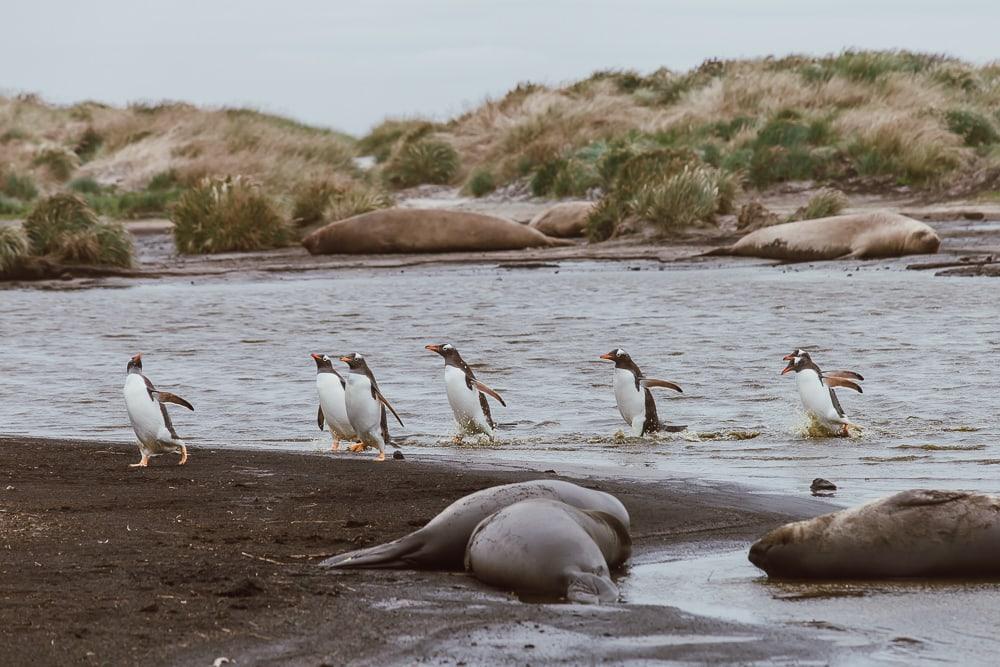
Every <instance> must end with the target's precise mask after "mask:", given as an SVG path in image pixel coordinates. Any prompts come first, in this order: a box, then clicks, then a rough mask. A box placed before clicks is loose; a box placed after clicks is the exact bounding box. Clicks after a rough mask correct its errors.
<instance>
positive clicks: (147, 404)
mask: <svg viewBox="0 0 1000 667" xmlns="http://www.w3.org/2000/svg"><path fill="white" fill-rule="evenodd" d="M125 371H126V375H125V408H126V409H127V410H128V418H129V421H131V422H132V430H134V431H135V437H136V438H137V439H138V440H139V453H140V454H142V459H141V460H140V461H139V462H138V463H132V464H130V465H131V467H133V468H139V467H142V468H145V467H146V466H148V465H149V457H151V456H159V455H160V454H168V453H171V452H179V453H180V455H181V460H180V461H178V462H177V465H184V464H185V463H187V458H188V453H187V446H186V445H185V444H184V441H183V440H181V439H180V438H179V437H178V436H177V431H175V430H174V425H173V424H172V423H171V422H170V415H169V414H167V406H166V405H165V404H166V403H176V404H177V405H183V406H184V407H185V408H187V409H188V410H194V408H193V407H192V406H191V404H190V403H188V402H187V401H185V400H184V399H183V398H181V397H180V396H177V395H175V394H171V393H170V392H168V391H159V390H157V389H156V387H154V386H153V383H152V382H150V381H149V378H148V377H146V376H145V375H143V374H142V354H137V355H135V356H134V357H132V358H131V359H130V360H129V362H128V365H127V366H126V367H125Z"/></svg>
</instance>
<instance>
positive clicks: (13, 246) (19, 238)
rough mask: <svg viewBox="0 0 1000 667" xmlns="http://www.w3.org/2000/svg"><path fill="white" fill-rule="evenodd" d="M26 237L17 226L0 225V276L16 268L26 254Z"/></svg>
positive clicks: (27, 247) (27, 248) (27, 246)
mask: <svg viewBox="0 0 1000 667" xmlns="http://www.w3.org/2000/svg"><path fill="white" fill-rule="evenodd" d="M28 250H29V245H28V239H27V237H26V236H25V235H24V232H23V231H21V229H20V228H19V227H14V226H12V225H4V226H0V276H3V275H5V274H8V273H10V272H12V271H13V270H14V269H16V268H17V267H18V266H19V265H20V264H21V262H22V261H24V258H25V257H27V256H28Z"/></svg>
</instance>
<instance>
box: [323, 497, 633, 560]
mask: <svg viewBox="0 0 1000 667" xmlns="http://www.w3.org/2000/svg"><path fill="white" fill-rule="evenodd" d="M531 498H547V499H550V500H558V501H560V502H563V503H566V504H567V505H571V506H573V507H576V508H578V509H581V510H594V511H600V512H605V513H607V514H609V515H611V516H613V517H615V519H617V520H618V522H619V523H621V524H622V525H623V526H625V529H626V531H627V530H628V527H629V516H628V511H626V509H625V506H624V505H622V504H621V502H620V501H619V500H618V499H617V498H615V497H614V496H612V495H611V494H608V493H604V492H603V491H594V490H592V489H585V488H584V487H582V486H577V485H576V484H573V483H571V482H564V481H562V480H556V479H553V480H534V481H531V482H518V483H516V484H504V485H502V486H493V487H490V488H488V489H483V490H482V491H477V492H475V493H473V494H470V495H468V496H465V497H464V498H460V499H459V500H456V501H455V502H453V503H452V504H451V505H449V506H448V507H446V508H445V509H444V511H442V512H441V513H440V514H438V515H437V516H436V517H434V518H433V519H432V520H431V521H430V522H429V523H428V524H427V525H426V526H424V527H423V528H421V529H419V530H416V531H414V532H412V533H410V534H409V535H406V536H405V537H401V538H399V539H398V540H393V541H392V542H387V543H385V544H380V545H378V546H375V547H370V548H367V549H359V550H357V551H350V552H348V553H343V554H340V555H339V556H334V557H333V558H328V559H327V560H325V561H323V563H322V565H324V566H326V567H336V568H398V569H407V568H410V569H429V570H430V569H437V570H461V569H462V566H463V558H464V556H465V547H466V545H467V544H468V543H469V537H470V536H471V535H472V531H473V530H475V528H476V526H477V525H478V524H479V522H480V521H482V520H483V519H485V518H486V517H488V516H490V515H492V514H493V513H495V512H497V511H499V510H501V509H503V508H504V507H507V506H509V505H513V504H514V503H517V502H520V501H522V500H528V499H531Z"/></svg>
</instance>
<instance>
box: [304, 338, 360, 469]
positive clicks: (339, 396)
mask: <svg viewBox="0 0 1000 667" xmlns="http://www.w3.org/2000/svg"><path fill="white" fill-rule="evenodd" d="M312 358H313V359H314V360H315V361H316V393H318V394H319V411H318V412H317V413H316V421H317V423H318V424H319V430H321V431H322V430H323V424H324V422H325V424H326V427H327V428H329V429H330V433H331V434H332V435H333V444H332V445H330V450H331V451H334V452H336V451H339V450H340V441H341V440H342V439H350V438H353V437H354V427H353V426H351V420H349V419H348V418H347V405H346V404H345V403H344V389H345V387H346V386H347V382H345V381H344V378H342V377H340V373H338V372H337V371H336V370H335V369H334V368H333V361H331V360H330V357H328V356H326V355H325V354H313V355H312Z"/></svg>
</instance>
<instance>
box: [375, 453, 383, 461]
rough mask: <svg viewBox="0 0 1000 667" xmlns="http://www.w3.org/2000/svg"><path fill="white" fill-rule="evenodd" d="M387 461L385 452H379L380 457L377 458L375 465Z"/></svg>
mask: <svg viewBox="0 0 1000 667" xmlns="http://www.w3.org/2000/svg"><path fill="white" fill-rule="evenodd" d="M381 461H385V452H379V453H378V456H376V457H375V463H379V462H381Z"/></svg>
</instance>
